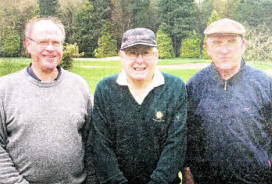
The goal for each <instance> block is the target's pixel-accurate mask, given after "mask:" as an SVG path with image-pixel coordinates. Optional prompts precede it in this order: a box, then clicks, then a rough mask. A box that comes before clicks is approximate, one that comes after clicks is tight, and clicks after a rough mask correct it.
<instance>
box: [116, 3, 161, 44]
mask: <svg viewBox="0 0 272 184" xmlns="http://www.w3.org/2000/svg"><path fill="white" fill-rule="evenodd" d="M156 1H157V0H111V2H112V13H111V22H112V30H113V37H114V38H115V39H116V40H117V41H118V45H120V42H121V38H122V34H123V33H124V32H125V31H126V30H128V29H131V28H135V27H145V28H150V29H152V30H157V27H156V25H157V22H158V18H157V17H158V16H157V9H156V7H157V6H156Z"/></svg>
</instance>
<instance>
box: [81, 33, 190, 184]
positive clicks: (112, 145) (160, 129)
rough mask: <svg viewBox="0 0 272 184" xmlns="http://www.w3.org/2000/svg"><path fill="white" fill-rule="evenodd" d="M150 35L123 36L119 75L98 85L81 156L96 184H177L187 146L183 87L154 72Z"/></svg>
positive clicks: (153, 44) (152, 37)
mask: <svg viewBox="0 0 272 184" xmlns="http://www.w3.org/2000/svg"><path fill="white" fill-rule="evenodd" d="M156 46H157V44H156V41H155V34H154V33H153V31H151V30H149V29H145V28H135V29H131V30H128V31H126V32H125V33H124V34H123V39H122V45H121V50H120V54H119V55H120V58H121V62H122V66H123V70H122V72H121V73H119V74H118V75H113V76H110V77H107V78H105V79H103V80H102V81H100V82H99V84H98V85H97V87H96V91H95V97H94V99H95V100H94V110H93V117H92V120H93V121H92V124H91V126H92V128H91V133H90V135H91V136H90V137H89V141H88V143H89V145H90V146H89V147H90V148H92V149H90V150H88V149H87V151H86V153H87V154H89V157H91V158H92V159H94V166H95V169H96V174H97V177H98V179H99V181H100V183H104V184H105V183H108V184H121V183H127V184H140V183H141V184H143V183H148V184H153V183H154V184H155V183H160V184H164V183H165V184H170V183H173V184H174V183H179V182H178V178H177V174H178V171H179V169H180V168H181V167H182V165H183V160H184V154H185V146H186V125H185V122H186V114H187V98H186V96H187V95H186V90H185V85H184V83H183V82H182V81H181V80H180V79H179V78H178V77H175V76H172V75H169V74H166V73H162V72H160V71H159V70H158V68H157V67H156V64H157V61H158V50H157V48H156Z"/></svg>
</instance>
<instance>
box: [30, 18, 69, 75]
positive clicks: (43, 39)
mask: <svg viewBox="0 0 272 184" xmlns="http://www.w3.org/2000/svg"><path fill="white" fill-rule="evenodd" d="M26 39H27V42H26V48H27V51H28V52H29V53H30V54H31V60H32V66H33V67H35V68H37V69H39V70H41V71H42V72H45V73H50V72H52V71H54V70H55V68H56V67H57V65H58V64H59V62H60V60H61V57H62V42H63V39H64V38H63V33H62V31H61V30H60V28H59V27H58V26H57V25H56V24H54V23H53V22H51V21H48V20H41V21H39V22H36V23H35V24H34V25H33V28H32V32H31V35H30V37H29V38H26Z"/></svg>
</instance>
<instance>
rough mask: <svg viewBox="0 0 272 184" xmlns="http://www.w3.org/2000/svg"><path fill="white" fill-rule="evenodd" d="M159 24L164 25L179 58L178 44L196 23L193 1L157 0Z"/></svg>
mask: <svg viewBox="0 0 272 184" xmlns="http://www.w3.org/2000/svg"><path fill="white" fill-rule="evenodd" d="M158 6H159V16H160V22H163V23H165V24H166V29H165V30H164V32H166V33H167V34H168V35H169V36H170V37H171V39H172V43H173V48H174V51H175V55H176V56H179V51H180V43H181V40H182V39H183V38H185V37H186V36H187V35H188V34H189V33H190V32H191V31H192V30H193V26H194V24H195V22H196V20H195V17H196V7H195V3H194V1H193V0H182V1H181V0H171V1H169V0H158Z"/></svg>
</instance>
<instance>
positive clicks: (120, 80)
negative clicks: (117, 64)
mask: <svg viewBox="0 0 272 184" xmlns="http://www.w3.org/2000/svg"><path fill="white" fill-rule="evenodd" d="M116 83H117V84H119V85H120V86H128V82H127V76H126V73H125V72H124V71H122V72H120V73H119V74H118V77H117V79H116ZM163 84H164V77H163V75H162V73H161V72H160V70H159V69H158V68H156V69H155V72H154V77H153V79H152V83H151V89H154V88H155V87H158V86H161V85H163Z"/></svg>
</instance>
